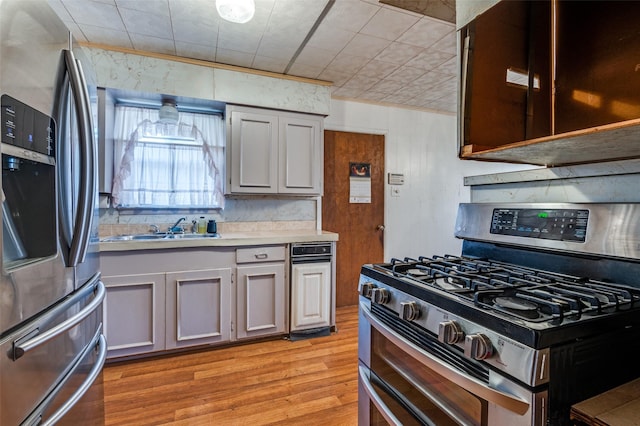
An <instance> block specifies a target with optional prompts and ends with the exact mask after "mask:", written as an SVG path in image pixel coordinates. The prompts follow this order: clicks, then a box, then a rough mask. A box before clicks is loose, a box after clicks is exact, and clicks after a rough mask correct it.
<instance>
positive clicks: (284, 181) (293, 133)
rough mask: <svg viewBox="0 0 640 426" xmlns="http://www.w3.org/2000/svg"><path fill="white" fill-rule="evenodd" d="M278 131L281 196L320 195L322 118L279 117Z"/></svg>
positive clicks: (279, 187) (279, 189)
mask: <svg viewBox="0 0 640 426" xmlns="http://www.w3.org/2000/svg"><path fill="white" fill-rule="evenodd" d="M279 127H280V132H279V140H280V145H279V157H280V162H279V178H278V179H279V184H278V192H280V193H281V194H310V195H314V194H321V193H322V188H321V184H320V182H322V179H321V174H322V171H323V155H322V140H323V135H322V127H323V125H322V118H321V117H306V116H293V115H282V116H280V123H279Z"/></svg>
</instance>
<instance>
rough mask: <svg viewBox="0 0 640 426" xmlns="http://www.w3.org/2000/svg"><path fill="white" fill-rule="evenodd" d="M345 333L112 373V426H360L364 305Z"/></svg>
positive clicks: (117, 367) (339, 317)
mask: <svg viewBox="0 0 640 426" xmlns="http://www.w3.org/2000/svg"><path fill="white" fill-rule="evenodd" d="M336 326H337V332H335V333H332V335H331V336H327V337H315V338H310V339H305V340H299V341H295V342H291V341H288V340H273V341H267V342H260V343H252V344H246V345H241V346H235V347H228V348H219V349H212V350H207V351H200V352H192V353H182V354H178V355H173V356H170V357H169V356H167V357H159V358H153V359H147V360H141V361H129V362H121V363H114V364H109V365H107V366H106V367H105V369H104V392H105V412H106V425H127V426H130V425H136V426H138V425H189V426H194V425H269V424H278V425H305V426H313V425H332V426H333V425H355V424H357V399H358V395H357V394H358V384H357V362H358V353H357V345H358V343H357V339H358V315H357V306H349V307H343V308H338V309H337V312H336Z"/></svg>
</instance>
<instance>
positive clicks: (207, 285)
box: [165, 268, 231, 349]
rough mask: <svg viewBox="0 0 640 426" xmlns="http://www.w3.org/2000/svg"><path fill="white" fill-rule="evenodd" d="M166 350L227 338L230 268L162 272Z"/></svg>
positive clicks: (229, 304)
mask: <svg viewBox="0 0 640 426" xmlns="http://www.w3.org/2000/svg"><path fill="white" fill-rule="evenodd" d="M166 318H167V321H166V337H165V345H166V349H174V348H182V347H187V346H193V345H203V344H212V343H223V342H228V341H230V340H231V327H230V324H231V268H224V269H208V270H203V271H189V272H172V273H168V274H167V275H166Z"/></svg>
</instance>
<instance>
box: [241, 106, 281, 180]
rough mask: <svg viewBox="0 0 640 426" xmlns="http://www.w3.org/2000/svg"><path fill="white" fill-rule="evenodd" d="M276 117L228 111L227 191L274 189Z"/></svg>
mask: <svg viewBox="0 0 640 426" xmlns="http://www.w3.org/2000/svg"><path fill="white" fill-rule="evenodd" d="M277 170H278V117H277V116H276V115H272V114H268V113H255V112H247V111H233V110H232V111H231V192H240V193H243V192H244V193H275V192H277V190H278V182H277V176H278V175H277Z"/></svg>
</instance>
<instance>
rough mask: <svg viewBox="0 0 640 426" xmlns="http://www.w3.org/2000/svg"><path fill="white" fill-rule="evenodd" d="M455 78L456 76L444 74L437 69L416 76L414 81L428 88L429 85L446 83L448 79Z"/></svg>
mask: <svg viewBox="0 0 640 426" xmlns="http://www.w3.org/2000/svg"><path fill="white" fill-rule="evenodd" d="M453 79H454V77H453V76H451V75H450V74H442V73H439V72H437V71H428V72H427V73H425V74H423V75H422V76H420V77H418V78H416V79H415V80H414V81H413V83H415V84H419V85H421V86H422V87H425V88H428V87H434V86H437V85H439V84H442V83H444V82H445V81H447V80H453Z"/></svg>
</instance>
